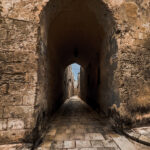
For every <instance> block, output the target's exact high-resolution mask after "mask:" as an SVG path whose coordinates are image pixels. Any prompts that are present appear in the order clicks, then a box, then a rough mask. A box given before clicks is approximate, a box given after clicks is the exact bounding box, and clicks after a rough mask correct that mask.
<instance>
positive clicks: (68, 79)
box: [64, 65, 74, 99]
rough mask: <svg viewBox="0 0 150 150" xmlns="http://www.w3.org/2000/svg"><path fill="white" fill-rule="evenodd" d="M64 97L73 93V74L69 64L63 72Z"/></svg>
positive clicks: (68, 96)
mask: <svg viewBox="0 0 150 150" xmlns="http://www.w3.org/2000/svg"><path fill="white" fill-rule="evenodd" d="M64 93H65V94H64V99H68V98H70V97H71V96H73V95H74V76H73V73H72V68H71V65H69V66H68V67H67V68H66V70H65V74H64Z"/></svg>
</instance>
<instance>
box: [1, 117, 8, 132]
mask: <svg viewBox="0 0 150 150" xmlns="http://www.w3.org/2000/svg"><path fill="white" fill-rule="evenodd" d="M6 129H7V119H0V131H1V130H6Z"/></svg>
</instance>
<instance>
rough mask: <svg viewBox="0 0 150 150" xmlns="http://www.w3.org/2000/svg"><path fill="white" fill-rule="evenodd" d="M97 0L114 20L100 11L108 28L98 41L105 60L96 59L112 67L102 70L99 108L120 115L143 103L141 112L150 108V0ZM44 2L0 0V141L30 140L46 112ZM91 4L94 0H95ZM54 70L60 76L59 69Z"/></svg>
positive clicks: (52, 7) (53, 6)
mask: <svg viewBox="0 0 150 150" xmlns="http://www.w3.org/2000/svg"><path fill="white" fill-rule="evenodd" d="M99 1H100V0H99ZM101 1H102V2H103V3H104V4H105V5H106V6H107V7H108V10H109V11H110V12H111V14H112V18H113V19H114V22H115V25H112V24H111V23H112V22H111V21H110V22H109V20H110V19H109V15H108V14H109V13H110V12H103V13H102V15H104V16H103V17H104V18H106V20H107V21H108V22H107V23H108V24H107V26H106V30H107V27H112V28H113V30H110V32H109V33H108V34H107V36H106V37H107V38H106V40H105V42H104V43H105V44H104V45H103V46H106V45H107V47H105V49H107V51H106V53H105V54H104V55H105V57H103V59H104V58H106V59H105V60H104V61H101V62H102V63H104V64H103V66H105V65H109V66H110V68H112V70H111V71H109V70H108V69H109V67H108V68H104V69H106V72H107V75H109V76H111V75H112V76H111V77H110V78H108V80H109V82H108V85H107V86H106V91H107V92H106V91H104V93H105V94H104V99H108V101H107V103H104V102H105V101H101V100H100V99H99V100H98V103H99V105H100V107H101V108H103V107H102V106H104V108H105V109H104V110H103V111H107V109H108V108H109V107H111V106H112V105H113V104H116V105H117V107H118V108H116V107H115V106H114V107H115V108H116V109H117V111H119V112H121V111H122V109H121V110H120V109H119V108H122V107H125V108H126V109H125V113H123V114H121V115H122V116H123V117H124V116H126V115H127V114H126V112H129V111H130V112H133V111H134V112H136V113H137V111H138V109H137V108H140V110H142V108H146V110H145V111H144V112H143V113H140V115H141V116H142V115H144V114H147V113H148V112H149V110H150V103H149V102H150V101H149V100H150V95H149V91H150V0H101ZM47 2H48V0H33V1H31V0H24V1H22V0H0V143H8V142H18V141H22V140H29V141H32V135H33V134H31V133H32V131H33V129H35V127H36V128H38V130H41V126H40V124H41V122H42V119H43V118H44V116H45V112H46V111H47V103H48V100H47V99H48V98H47V97H48V96H47V95H46V91H45V88H47V87H49V85H47V81H46V79H45V77H46V76H47V73H46V72H49V71H47V69H48V67H47V65H46V64H47V60H45V58H46V54H45V51H46V43H44V42H43V41H42V40H41V36H40V35H41V33H40V13H41V12H42V10H43V9H44V7H45V6H46V3H47ZM53 2H55V0H50V2H49V3H50V4H51V9H53V13H54V14H55V13H56V12H57V10H56V9H55V5H53ZM57 2H59V0H57ZM66 3H67V1H66ZM92 3H98V0H93V1H92ZM61 6H65V3H64V1H62V2H61V3H59V4H58V7H57V8H59V7H61ZM92 6H93V7H94V5H92V4H91V7H92ZM98 6H99V5H97V7H96V8H95V10H98V9H99V7H98ZM54 16H55V15H54ZM54 16H53V17H54ZM97 18H98V19H99V16H97ZM52 19H53V18H52ZM104 26H105V25H104ZM41 29H42V27H41ZM41 32H42V30H41ZM103 48H104V47H103ZM112 50H113V52H114V53H113V54H112V55H111V51H112ZM107 52H109V53H108V55H107ZM101 62H100V63H101ZM52 65H53V64H51V66H52ZM113 65H114V67H113ZM56 68H57V67H56ZM57 69H58V70H60V69H59V68H57ZM59 75H60V76H61V75H63V70H61V71H60V74H59ZM105 75H106V74H103V76H105ZM58 78H59V77H58ZM101 78H102V75H101ZM102 80H103V78H102ZM60 89H62V87H61V86H60ZM60 91H61V90H60ZM112 93H113V94H112ZM101 94H103V93H100V95H101ZM107 94H108V95H107ZM59 95H61V93H60V94H59ZM105 95H106V97H105ZM112 99H113V101H112ZM54 103H55V102H53V104H52V105H51V109H53V106H54V105H55V104H54ZM50 104H51V103H50ZM119 106H120V107H119ZM129 106H130V107H129ZM49 109H50V108H49ZM136 113H135V114H136ZM39 120H40V121H39ZM37 122H38V123H37ZM38 130H36V131H38Z"/></svg>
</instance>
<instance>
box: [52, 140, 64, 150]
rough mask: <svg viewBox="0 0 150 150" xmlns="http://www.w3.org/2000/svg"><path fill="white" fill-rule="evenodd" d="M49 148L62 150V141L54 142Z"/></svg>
mask: <svg viewBox="0 0 150 150" xmlns="http://www.w3.org/2000/svg"><path fill="white" fill-rule="evenodd" d="M51 147H52V148H54V149H56V148H63V141H54V142H53V143H52V146H51Z"/></svg>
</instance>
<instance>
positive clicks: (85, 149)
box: [80, 148, 97, 150]
mask: <svg viewBox="0 0 150 150" xmlns="http://www.w3.org/2000/svg"><path fill="white" fill-rule="evenodd" d="M80 150H97V148H81V149H80Z"/></svg>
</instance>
